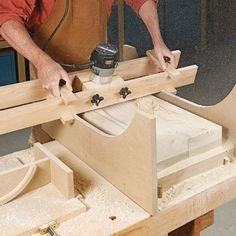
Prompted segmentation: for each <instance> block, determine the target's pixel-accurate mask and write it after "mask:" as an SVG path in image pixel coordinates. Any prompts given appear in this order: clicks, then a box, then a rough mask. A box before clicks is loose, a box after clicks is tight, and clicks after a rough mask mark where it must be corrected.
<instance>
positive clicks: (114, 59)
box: [90, 43, 119, 77]
mask: <svg viewBox="0 0 236 236" xmlns="http://www.w3.org/2000/svg"><path fill="white" fill-rule="evenodd" d="M118 59H119V55H118V49H117V47H116V46H114V45H112V44H110V43H100V44H98V45H97V46H96V48H95V49H94V50H93V52H92V53H91V56H90V62H91V66H90V68H91V71H92V72H93V74H95V75H96V76H99V77H109V76H111V75H112V74H113V73H114V70H115V68H116V67H117V65H118Z"/></svg>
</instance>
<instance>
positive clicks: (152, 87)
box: [0, 66, 197, 134]
mask: <svg viewBox="0 0 236 236" xmlns="http://www.w3.org/2000/svg"><path fill="white" fill-rule="evenodd" d="M179 70H180V71H181V74H182V77H181V79H178V80H170V79H169V78H168V75H167V73H165V72H163V73H158V74H154V75H150V76H145V77H141V78H138V79H134V80H129V81H125V82H123V83H122V84H120V85H119V84H115V85H104V87H101V88H95V89H91V90H88V91H82V92H79V93H77V94H76V96H77V100H76V101H75V102H73V103H72V104H70V105H65V104H64V103H63V102H62V99H61V98H60V97H59V98H52V99H48V100H46V101H42V102H37V103H32V104H28V105H24V106H20V107H16V108H12V109H7V110H3V111H0V134H4V133H8V132H12V131H15V130H19V129H23V128H27V127H31V126H35V125H38V124H43V123H46V122H50V121H53V120H58V119H60V118H61V117H62V115H63V114H66V113H70V114H80V113H83V112H86V111H90V110H95V109H98V108H102V107H106V106H109V105H112V104H117V103H121V102H125V101H129V100H132V99H136V98H139V97H143V96H146V95H149V94H155V93H158V92H160V91H161V90H163V89H165V87H166V86H169V85H173V86H174V87H175V88H176V87H180V86H184V85H187V84H192V83H194V80H195V76H196V73H197V66H190V67H186V68H182V69H179ZM122 87H128V88H129V89H130V90H131V91H132V93H131V94H130V95H129V96H128V97H127V98H126V99H123V98H121V97H120V95H119V91H120V89H121V88H122ZM95 94H99V95H100V96H102V97H103V98H104V101H102V102H101V103H100V105H99V106H94V105H93V104H92V103H91V98H92V97H93V95H95Z"/></svg>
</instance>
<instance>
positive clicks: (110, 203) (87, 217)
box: [57, 172, 149, 236]
mask: <svg viewBox="0 0 236 236" xmlns="http://www.w3.org/2000/svg"><path fill="white" fill-rule="evenodd" d="M94 175H95V176H94V177H93V178H84V177H82V178H81V175H80V174H79V173H78V172H76V173H75V176H76V177H75V178H76V179H75V188H76V189H78V190H79V192H80V193H81V194H82V196H84V197H85V198H84V199H83V201H84V202H85V204H86V205H87V206H88V208H89V209H88V210H87V212H86V213H83V214H81V215H79V216H78V217H75V218H73V219H71V220H69V221H67V222H65V223H63V224H62V225H61V227H60V228H59V229H58V230H57V232H58V234H60V235H62V236H63V235H70V236H78V235H82V236H91V235H96V236H100V235H101V236H105V235H110V234H112V233H114V232H117V231H119V230H121V229H124V228H126V227H128V226H130V225H132V224H134V223H135V222H138V221H141V220H142V219H146V218H148V217H149V214H147V213H146V212H145V211H144V210H142V209H141V208H139V207H138V206H137V205H135V204H134V203H133V202H132V201H131V200H129V199H128V198H127V197H126V196H124V195H123V194H122V193H120V192H119V191H118V190H117V189H115V188H114V187H113V186H112V185H111V184H109V183H108V182H106V181H105V180H104V179H102V178H101V177H100V176H98V175H97V174H96V173H94ZM94 178H95V179H96V182H94Z"/></svg>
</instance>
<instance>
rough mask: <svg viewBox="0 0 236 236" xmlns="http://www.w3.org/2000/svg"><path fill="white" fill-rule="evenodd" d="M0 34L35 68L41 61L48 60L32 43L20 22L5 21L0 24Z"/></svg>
mask: <svg viewBox="0 0 236 236" xmlns="http://www.w3.org/2000/svg"><path fill="white" fill-rule="evenodd" d="M0 34H1V36H2V37H3V38H4V39H5V40H6V41H7V42H8V43H9V44H10V45H11V46H12V47H13V48H14V49H15V50H16V51H18V52H19V53H20V54H22V55H23V56H24V57H25V58H27V59H28V60H29V61H30V62H31V63H32V64H33V65H34V66H35V67H36V68H39V67H40V64H41V62H42V61H45V60H50V57H49V56H48V55H47V54H46V53H44V52H43V51H42V50H41V49H40V48H39V47H38V46H37V45H36V44H35V43H34V41H33V40H32V39H31V37H30V35H29V33H28V32H27V30H26V29H25V27H24V25H22V24H21V23H20V22H17V21H14V20H10V21H7V22H6V23H4V24H3V25H2V26H1V28H0Z"/></svg>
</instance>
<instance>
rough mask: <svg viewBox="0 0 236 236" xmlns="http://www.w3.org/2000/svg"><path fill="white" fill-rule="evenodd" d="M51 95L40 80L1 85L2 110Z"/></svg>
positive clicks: (0, 104)
mask: <svg viewBox="0 0 236 236" xmlns="http://www.w3.org/2000/svg"><path fill="white" fill-rule="evenodd" d="M49 96H51V95H50V94H49V92H47V90H45V89H43V88H42V87H41V85H40V81H39V80H33V81H28V82H23V83H19V84H12V85H8V86H2V87H0V110H2V109H6V108H8V107H14V106H18V105H22V104H26V103H31V102H35V101H40V100H44V99H46V98H47V97H49Z"/></svg>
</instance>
